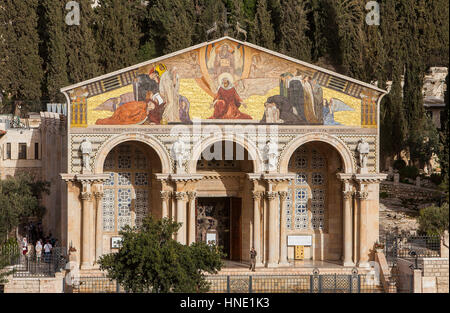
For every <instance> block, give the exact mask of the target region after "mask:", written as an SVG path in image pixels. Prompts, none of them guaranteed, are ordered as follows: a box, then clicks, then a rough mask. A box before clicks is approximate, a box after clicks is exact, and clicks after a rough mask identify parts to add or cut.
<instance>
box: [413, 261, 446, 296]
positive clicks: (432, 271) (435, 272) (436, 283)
mask: <svg viewBox="0 0 450 313" xmlns="http://www.w3.org/2000/svg"><path fill="white" fill-rule="evenodd" d="M419 267H421V268H423V277H422V292H423V293H436V292H437V293H448V292H449V288H448V287H449V281H448V280H449V275H448V273H449V264H448V258H423V259H421V260H419Z"/></svg>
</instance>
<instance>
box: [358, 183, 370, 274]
mask: <svg viewBox="0 0 450 313" xmlns="http://www.w3.org/2000/svg"><path fill="white" fill-rule="evenodd" d="M367 197H368V193H367V192H366V191H360V192H358V198H359V262H358V266H359V267H368V266H369V253H368V249H367V227H368V225H367Z"/></svg>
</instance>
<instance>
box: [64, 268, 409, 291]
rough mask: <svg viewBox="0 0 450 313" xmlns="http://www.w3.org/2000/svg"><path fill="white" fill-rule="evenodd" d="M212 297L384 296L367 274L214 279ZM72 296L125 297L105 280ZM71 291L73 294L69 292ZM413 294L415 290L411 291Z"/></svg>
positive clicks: (85, 282)
mask: <svg viewBox="0 0 450 313" xmlns="http://www.w3.org/2000/svg"><path fill="white" fill-rule="evenodd" d="M206 280H207V282H208V283H209V293H383V292H386V291H385V290H384V289H383V287H382V286H381V283H380V282H379V281H377V280H376V279H374V277H372V276H371V275H368V274H358V273H357V272H355V273H353V274H319V273H318V272H316V273H314V274H312V275H294V274H292V275H264V274H262V275H211V276H207V277H206ZM67 290H68V291H67V292H73V293H123V292H125V291H124V289H123V288H122V287H121V286H120V285H119V284H118V283H117V281H115V280H111V279H109V278H107V277H105V276H98V277H83V276H82V277H79V279H78V280H77V284H76V285H75V286H72V287H71V288H70V289H69V288H68V289H67ZM69 290H70V291H69ZM410 292H412V290H410Z"/></svg>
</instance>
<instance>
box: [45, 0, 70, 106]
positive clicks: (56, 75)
mask: <svg viewBox="0 0 450 313" xmlns="http://www.w3.org/2000/svg"><path fill="white" fill-rule="evenodd" d="M41 8H42V13H43V14H42V20H43V23H41V27H42V29H41V38H42V39H43V49H42V58H43V59H44V62H45V78H44V85H45V87H44V92H45V98H46V99H48V100H49V101H51V102H63V101H65V99H64V96H63V94H62V93H61V92H60V91H59V90H60V89H61V88H62V87H64V86H67V85H68V84H69V79H68V77H67V59H66V50H65V46H64V33H63V29H64V25H63V24H64V14H63V10H64V8H65V1H64V0H43V1H42V2H41Z"/></svg>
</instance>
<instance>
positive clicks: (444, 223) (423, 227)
mask: <svg viewBox="0 0 450 313" xmlns="http://www.w3.org/2000/svg"><path fill="white" fill-rule="evenodd" d="M418 223H419V232H421V233H424V234H427V235H429V236H442V235H443V234H444V231H446V230H447V231H448V226H449V211H448V203H444V204H443V205H442V206H440V207H439V206H431V207H427V208H424V209H421V210H420V215H419V217H418Z"/></svg>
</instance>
